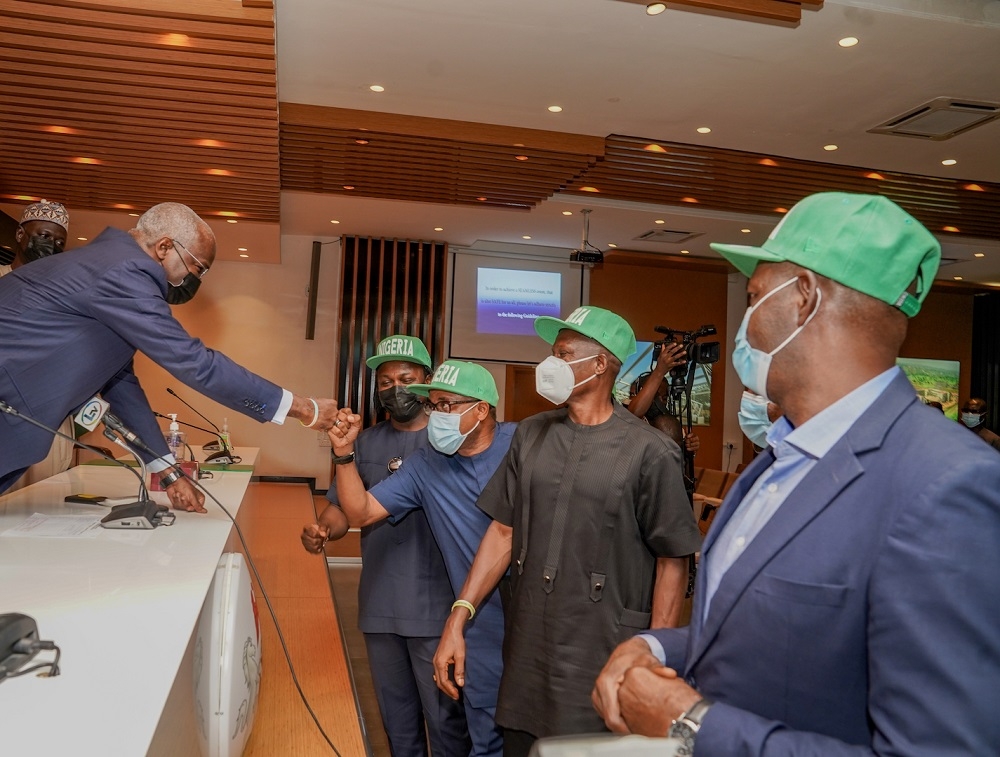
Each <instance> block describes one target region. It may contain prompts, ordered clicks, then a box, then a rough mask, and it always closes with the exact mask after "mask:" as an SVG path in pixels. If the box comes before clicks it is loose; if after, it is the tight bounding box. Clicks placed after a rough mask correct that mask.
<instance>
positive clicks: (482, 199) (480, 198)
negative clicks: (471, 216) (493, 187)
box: [476, 197, 486, 202]
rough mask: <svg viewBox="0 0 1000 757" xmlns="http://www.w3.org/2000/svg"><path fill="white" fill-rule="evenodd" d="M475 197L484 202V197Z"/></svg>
mask: <svg viewBox="0 0 1000 757" xmlns="http://www.w3.org/2000/svg"><path fill="white" fill-rule="evenodd" d="M476 199H477V200H479V202H486V198H485V197H477V198H476Z"/></svg>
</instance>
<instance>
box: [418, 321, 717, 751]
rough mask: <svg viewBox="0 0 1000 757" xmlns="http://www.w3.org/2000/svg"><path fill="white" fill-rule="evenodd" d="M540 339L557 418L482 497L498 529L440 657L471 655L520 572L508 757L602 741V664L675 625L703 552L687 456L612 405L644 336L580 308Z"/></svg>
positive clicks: (545, 392) (511, 624)
mask: <svg viewBox="0 0 1000 757" xmlns="http://www.w3.org/2000/svg"><path fill="white" fill-rule="evenodd" d="M535 331H536V332H537V333H538V335H539V336H540V337H541V338H542V339H544V340H545V341H546V342H548V343H549V344H551V345H552V355H551V356H550V357H548V358H546V359H545V360H544V361H543V362H542V363H541V364H540V365H539V366H538V367H537V368H536V370H535V385H536V389H537V391H538V393H539V394H541V395H542V396H543V397H545V398H546V399H548V400H550V401H551V402H552V403H553V404H557V405H564V406H563V407H560V408H559V409H557V410H552V411H550V412H545V413H539V414H538V415H535V416H532V417H531V418H528V419H526V420H524V421H522V422H521V423H520V425H519V426H518V430H517V433H516V434H515V435H514V439H513V441H512V442H511V448H510V453H509V454H508V455H507V458H506V460H505V461H504V464H503V465H502V466H501V467H500V470H498V471H497V474H496V475H495V476H494V478H493V480H492V481H491V482H490V484H489V486H487V487H486V489H485V490H484V491H483V494H482V496H481V497H480V498H479V507H480V508H481V509H482V510H483V511H484V512H485V513H486V514H487V515H489V516H490V517H491V518H493V519H494V520H493V523H492V524H491V525H490V528H489V531H487V533H486V536H485V538H484V539H483V542H482V544H481V545H480V546H479V551H478V553H477V554H476V561H475V564H474V565H473V567H472V572H471V573H470V574H469V578H468V580H467V581H466V582H465V586H464V587H462V590H461V593H460V594H458V595H457V596H458V601H457V602H456V607H455V609H454V610H453V611H452V614H451V617H450V618H449V619H448V622H447V624H446V625H445V630H444V632H443V633H442V634H441V646H440V647H439V649H438V652H437V654H436V655H435V656H434V666H435V669H436V670H437V676H438V685H441V681H442V673H443V671H444V670H445V666H446V665H447V664H448V663H449V662H452V661H454V664H455V668H456V671H457V670H458V669H459V668H460V665H461V661H462V659H463V657H464V658H465V659H468V657H469V655H466V653H465V651H464V649H463V643H462V632H463V628H464V626H465V625H466V624H467V621H468V620H469V617H470V614H471V610H470V608H473V607H476V606H478V605H479V603H480V602H481V601H482V599H483V597H484V596H488V594H489V592H491V591H492V590H493V587H494V586H496V584H497V582H498V581H499V580H500V579H501V577H502V576H503V574H504V573H505V572H506V571H507V568H508V566H509V567H510V573H511V576H510V582H511V601H510V604H509V607H508V608H507V610H508V612H507V618H506V622H507V635H506V637H505V639H504V674H503V679H502V681H501V683H500V699H499V703H498V705H497V722H499V723H500V724H501V725H502V726H503V728H504V754H505V755H507V756H508V757H510V756H511V755H527V754H528V752H529V750H530V749H531V745H532V743H533V742H534V740H535V739H536V738H540V737H544V736H553V735H562V734H572V733H593V732H600V731H603V730H604V723H603V721H602V720H601V718H600V717H599V716H598V715H597V713H595V712H594V709H593V706H592V705H591V701H590V691H591V689H592V688H593V685H594V679H595V678H596V677H597V674H598V673H599V672H600V669H601V665H602V664H603V661H604V657H605V655H606V654H608V653H610V652H611V651H612V650H613V649H614V648H615V646H616V645H617V644H618V643H619V642H621V641H623V640H625V639H627V638H629V637H631V636H632V635H634V634H635V633H636V632H638V631H640V630H642V629H645V628H649V627H650V626H651V625H652V626H654V627H662V626H673V625H676V624H677V623H678V621H679V615H680V610H681V605H682V602H683V600H684V594H685V589H686V587H687V576H688V558H689V556H690V555H692V554H693V553H694V552H696V551H697V549H698V546H699V544H700V542H701V538H700V534H699V532H698V528H697V526H696V524H695V520H694V516H693V515H692V512H691V505H690V502H689V501H688V498H687V495H686V494H685V492H684V480H683V475H682V471H681V452H680V449H679V448H678V446H677V445H676V444H675V443H674V442H673V441H672V440H670V439H668V438H667V437H666V436H665V435H663V434H661V433H660V432H659V431H657V430H655V429H654V428H653V427H652V426H650V425H649V424H647V423H646V422H645V421H643V420H641V419H639V418H637V417H636V416H634V415H632V414H631V413H630V412H628V410H626V409H625V408H624V407H622V406H621V405H620V404H619V403H618V402H617V401H615V400H614V399H613V397H612V389H613V387H614V383H615V379H616V377H617V376H618V372H619V371H620V369H621V365H622V363H623V362H624V361H625V360H626V359H627V358H628V356H629V355H630V354H631V353H633V352H635V335H634V334H633V332H632V328H631V327H630V326H629V325H628V323H627V322H626V321H625V319H624V318H622V317H621V316H619V315H618V314H616V313H612V312H611V311H610V310H605V309H603V308H598V307H593V306H584V307H581V308H577V309H576V310H574V311H573V312H572V313H570V314H569V315H568V316H567V317H566V319H565V320H560V319H558V318H551V317H547V316H543V317H540V318H537V319H536V320H535Z"/></svg>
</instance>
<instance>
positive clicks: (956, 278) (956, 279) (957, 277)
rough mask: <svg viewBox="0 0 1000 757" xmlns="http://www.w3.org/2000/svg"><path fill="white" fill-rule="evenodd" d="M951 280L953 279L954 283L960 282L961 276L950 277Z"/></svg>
mask: <svg viewBox="0 0 1000 757" xmlns="http://www.w3.org/2000/svg"><path fill="white" fill-rule="evenodd" d="M952 278H953V279H955V281H961V280H962V277H961V276H952Z"/></svg>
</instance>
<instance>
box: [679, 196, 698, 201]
mask: <svg viewBox="0 0 1000 757" xmlns="http://www.w3.org/2000/svg"><path fill="white" fill-rule="evenodd" d="M681 202H698V200H697V198H694V197H682V198H681Z"/></svg>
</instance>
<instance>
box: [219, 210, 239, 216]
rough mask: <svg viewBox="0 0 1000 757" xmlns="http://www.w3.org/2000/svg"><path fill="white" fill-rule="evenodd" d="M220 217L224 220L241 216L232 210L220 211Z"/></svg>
mask: <svg viewBox="0 0 1000 757" xmlns="http://www.w3.org/2000/svg"><path fill="white" fill-rule="evenodd" d="M219 215H220V216H223V217H224V218H238V217H239V215H240V214H239V213H237V212H235V211H232V210H220V211H219Z"/></svg>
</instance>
